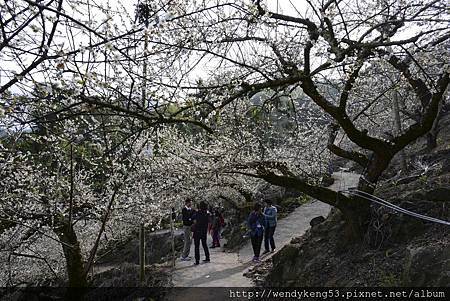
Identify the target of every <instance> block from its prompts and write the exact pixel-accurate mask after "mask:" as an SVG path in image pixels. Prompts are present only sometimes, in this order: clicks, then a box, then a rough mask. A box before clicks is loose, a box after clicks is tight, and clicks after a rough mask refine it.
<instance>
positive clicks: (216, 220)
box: [211, 208, 223, 248]
mask: <svg viewBox="0 0 450 301" xmlns="http://www.w3.org/2000/svg"><path fill="white" fill-rule="evenodd" d="M222 224H223V217H222V214H221V213H220V211H219V209H218V208H216V209H214V213H213V218H212V225H211V231H212V239H213V243H212V246H211V248H216V247H220V230H221V229H222V226H223V225H222Z"/></svg>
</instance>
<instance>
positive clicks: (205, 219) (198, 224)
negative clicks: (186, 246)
mask: <svg viewBox="0 0 450 301" xmlns="http://www.w3.org/2000/svg"><path fill="white" fill-rule="evenodd" d="M207 209H208V206H207V205H206V203H205V202H203V201H202V202H201V203H200V206H199V210H198V211H197V212H196V213H195V215H194V216H193V221H194V223H193V225H192V232H193V233H194V235H193V236H194V250H195V263H194V264H195V265H198V264H199V263H200V241H201V242H202V246H203V251H204V253H205V259H204V260H203V262H210V259H209V250H208V245H207V244H206V236H207V234H208V223H209V218H210V214H209V213H208V210H207Z"/></svg>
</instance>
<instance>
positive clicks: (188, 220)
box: [181, 199, 194, 261]
mask: <svg viewBox="0 0 450 301" xmlns="http://www.w3.org/2000/svg"><path fill="white" fill-rule="evenodd" d="M184 203H185V206H184V208H183V210H181V214H182V216H183V234H184V248H183V253H182V255H181V260H182V261H186V260H190V258H189V252H190V251H191V242H192V241H191V227H192V217H193V215H194V210H193V209H192V201H191V200H190V199H186V201H185V202H184Z"/></svg>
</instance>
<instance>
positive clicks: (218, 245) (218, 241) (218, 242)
mask: <svg viewBox="0 0 450 301" xmlns="http://www.w3.org/2000/svg"><path fill="white" fill-rule="evenodd" d="M216 233H217V236H216V242H217V244H216V247H220V228H217V230H216Z"/></svg>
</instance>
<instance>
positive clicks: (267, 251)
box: [262, 250, 270, 255]
mask: <svg viewBox="0 0 450 301" xmlns="http://www.w3.org/2000/svg"><path fill="white" fill-rule="evenodd" d="M269 252H270V251H269V250H265V251H264V252H263V253H262V255H265V254H267V253H269Z"/></svg>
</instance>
